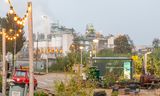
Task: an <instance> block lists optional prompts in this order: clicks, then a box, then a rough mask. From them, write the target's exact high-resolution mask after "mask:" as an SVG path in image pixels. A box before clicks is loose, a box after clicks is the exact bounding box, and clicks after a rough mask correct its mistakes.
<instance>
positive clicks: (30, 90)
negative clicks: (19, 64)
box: [28, 1, 34, 96]
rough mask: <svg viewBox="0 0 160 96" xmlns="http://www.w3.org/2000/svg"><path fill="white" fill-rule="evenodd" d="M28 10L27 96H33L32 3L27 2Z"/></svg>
mask: <svg viewBox="0 0 160 96" xmlns="http://www.w3.org/2000/svg"><path fill="white" fill-rule="evenodd" d="M28 7H29V8H30V10H29V13H28V37H29V75H30V78H29V96H34V80H33V72H34V69H33V21H32V2H31V1H30V2H28Z"/></svg>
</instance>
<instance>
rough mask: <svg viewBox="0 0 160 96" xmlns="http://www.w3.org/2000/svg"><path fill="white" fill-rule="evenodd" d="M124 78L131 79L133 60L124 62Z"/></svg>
mask: <svg viewBox="0 0 160 96" xmlns="http://www.w3.org/2000/svg"><path fill="white" fill-rule="evenodd" d="M124 78H125V79H131V62H124Z"/></svg>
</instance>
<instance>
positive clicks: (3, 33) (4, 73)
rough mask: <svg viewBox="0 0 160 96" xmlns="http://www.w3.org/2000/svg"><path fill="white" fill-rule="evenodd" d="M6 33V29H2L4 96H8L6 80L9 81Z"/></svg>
mask: <svg viewBox="0 0 160 96" xmlns="http://www.w3.org/2000/svg"><path fill="white" fill-rule="evenodd" d="M5 32H6V30H5V29H2V47H3V49H2V52H3V53H2V54H3V61H2V64H3V68H2V70H3V71H2V74H3V75H2V76H3V78H2V95H3V96H6V79H7V74H6V38H5Z"/></svg>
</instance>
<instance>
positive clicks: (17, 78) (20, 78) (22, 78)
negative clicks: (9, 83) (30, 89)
mask: <svg viewBox="0 0 160 96" xmlns="http://www.w3.org/2000/svg"><path fill="white" fill-rule="evenodd" d="M12 79H13V80H14V82H15V83H25V84H28V85H29V71H28V70H25V69H16V70H15V72H14V74H13V77H12ZM37 85H38V83H37V80H36V79H35V78H34V88H35V89H36V88H37Z"/></svg>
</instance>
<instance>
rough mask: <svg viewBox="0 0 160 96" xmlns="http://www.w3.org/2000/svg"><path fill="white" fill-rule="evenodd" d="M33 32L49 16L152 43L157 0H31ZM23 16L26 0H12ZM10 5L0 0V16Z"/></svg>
mask: <svg viewBox="0 0 160 96" xmlns="http://www.w3.org/2000/svg"><path fill="white" fill-rule="evenodd" d="M32 1H33V17H34V19H33V20H34V32H43V31H42V30H43V28H44V20H42V16H43V15H46V16H48V17H49V19H50V21H51V22H57V21H59V23H60V24H61V25H64V26H66V27H69V28H72V27H73V28H74V29H75V30H76V31H77V32H80V33H85V29H86V25H87V24H93V25H94V27H95V29H96V31H98V32H101V33H103V34H104V35H108V34H113V35H116V34H119V33H124V34H128V35H129V36H130V37H131V39H133V41H134V43H135V44H136V45H149V44H150V45H151V44H152V41H153V39H154V38H159V37H160V0H32ZM11 2H12V3H13V5H14V6H15V10H16V11H17V13H18V14H19V15H20V16H23V14H24V12H25V8H26V3H27V0H11ZM8 9H9V6H8V4H7V3H5V0H0V16H5V14H6V12H7V11H8Z"/></svg>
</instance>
